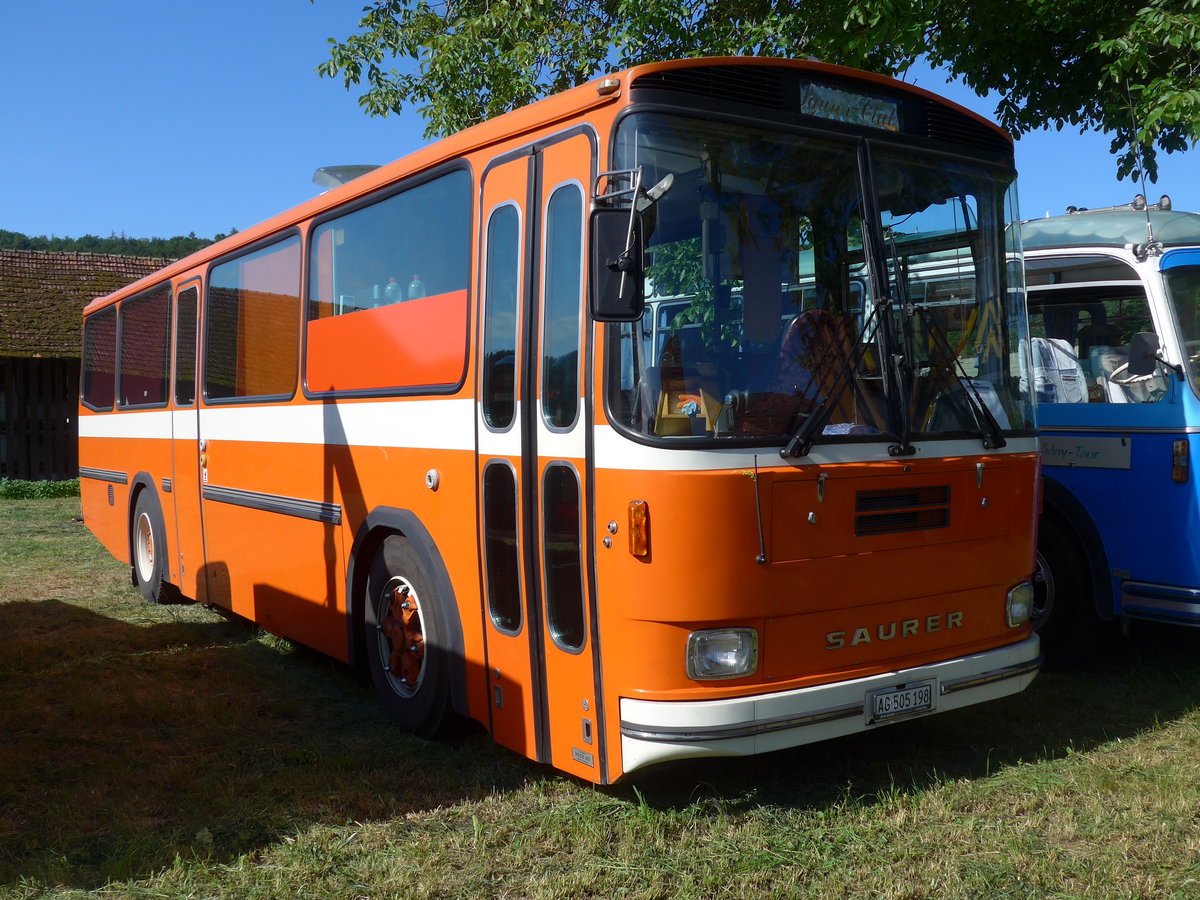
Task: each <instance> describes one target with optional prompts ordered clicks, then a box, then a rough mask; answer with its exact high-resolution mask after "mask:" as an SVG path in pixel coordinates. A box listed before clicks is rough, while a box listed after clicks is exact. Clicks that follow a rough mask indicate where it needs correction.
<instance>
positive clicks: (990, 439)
mask: <svg viewBox="0 0 1200 900" xmlns="http://www.w3.org/2000/svg"><path fill="white" fill-rule="evenodd" d="M917 314H918V315H920V317H921V321H922V322H923V323H924V324H925V327H926V328H927V329H928V331H929V334H930V335H932V336H933V342H934V344H936V345H937V348H938V349H939V350H940V351H941V352H942V353H943V355H944V357H945V358H946V359H952V360H954V367H955V368H956V369H957V370H958V383H959V384H960V385H962V387H963V394H964V395H965V396H966V398H967V404H968V405H969V406H970V407H971V413H972V414H973V415H974V416H975V424H976V425H977V426H978V428H979V436H980V438H981V439H982V440H983V448H984V449H985V450H996V449H998V448H1000V447H1003V446H1005V443H1006V442H1005V440H1004V434H1003V429H1002V428H1001V427H1000V423H999V422H997V421H996V417H995V416H994V415H992V411H991V410H990V409H989V408H988V405H987V403H986V402H985V401H984V399H983V397H982V396H980V394H979V389H978V388H976V387H975V381H974V379H972V378H971V376H970V375H968V374H967V370H966V369H965V368H964V367H963V364H962V359H960V358H959V356H958V354H957V353H955V352H954V349H953V348H952V347H951V346H950V341H949V339H947V337H946V332H945V331H944V330H943V329H942V327H941V326H940V325H938V323H937V322H936V321H935V320H934V318H933V316H931V315H930V314H929V310H928V309H926V308H925V307H924V306H918V307H917Z"/></svg>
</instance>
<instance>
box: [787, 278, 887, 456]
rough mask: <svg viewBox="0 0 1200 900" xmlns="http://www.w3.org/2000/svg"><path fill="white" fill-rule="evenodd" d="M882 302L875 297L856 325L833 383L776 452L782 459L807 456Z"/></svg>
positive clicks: (855, 368)
mask: <svg viewBox="0 0 1200 900" xmlns="http://www.w3.org/2000/svg"><path fill="white" fill-rule="evenodd" d="M886 305H887V301H886V300H877V301H875V304H874V306H872V308H871V312H870V315H868V316H867V318H866V319H865V320H864V321H863V325H862V328H861V329H859V332H858V336H857V337H856V338H855V339H854V349H853V350H852V351H851V352H850V355H849V357H848V358H846V359H845V364H844V365H843V366H842V367H841V368H840V369H839V370H838V371H837V375H836V377H835V378H834V380H833V384H832V385H831V386H830V388H829V390H828V391H826V392H825V395H824V396H823V397H820V398H818V400H817V405H816V408H815V409H813V411H812V412H810V413H809V414H808V416H807V417H806V418H805V420H804V422H803V424H801V425H800V427H799V428H798V429H796V432H795V433H794V434H793V435H792V437H791V439H790V440H789V441H788V442H787V444H786V445H784V447H783V449H782V450H780V451H779V455H780V456H782V457H783V458H784V459H799V458H800V457H801V456H808V452H809V451H810V450H812V445H813V443H814V442H815V441H816V437H817V435H818V434H819V433H820V429H822V428H824V427H825V423H826V422H827V421H828V420H829V416H830V414H831V413H832V412H833V407H834V402H835V401H836V400H837V399H839V398H840V397H841V396H842V391H844V390H845V389H846V386H847V385H848V384H849V383H850V380H851V379H853V378H854V377H855V373H857V372H858V370H859V366H861V365H862V361H863V358H864V357H865V356H866V353H867V342H866V340H864V338H865V337H866V336H867V332H868V331H869V330H870V328H871V323H872V322H874V321H875V317H876V315H877V314H878V312H879V310H880V308H881V307H883V306H886Z"/></svg>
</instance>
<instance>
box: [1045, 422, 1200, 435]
mask: <svg viewBox="0 0 1200 900" xmlns="http://www.w3.org/2000/svg"><path fill="white" fill-rule="evenodd" d="M1039 430H1040V431H1042V432H1045V433H1047V434H1048V433H1050V432H1053V433H1055V434H1067V433H1070V432H1076V431H1077V432H1084V433H1087V434H1111V435H1112V436H1113V437H1120V436H1121V435H1123V434H1200V425H1179V426H1178V427H1175V428H1150V427H1141V426H1137V427H1133V428H1114V427H1113V426H1111V425H1054V426H1050V425H1042V426H1039Z"/></svg>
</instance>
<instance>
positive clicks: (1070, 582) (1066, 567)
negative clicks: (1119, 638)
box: [1032, 516, 1100, 669]
mask: <svg viewBox="0 0 1200 900" xmlns="http://www.w3.org/2000/svg"><path fill="white" fill-rule="evenodd" d="M1033 588H1034V603H1033V617H1032V618H1033V629H1034V631H1036V632H1037V634H1038V637H1039V638H1040V639H1041V642H1042V653H1043V654H1044V656H1045V665H1046V668H1048V669H1063V668H1067V667H1069V666H1072V665H1075V664H1077V663H1080V662H1082V661H1084V660H1085V659H1087V658H1088V656H1090V655H1091V653H1092V651H1093V650H1094V649H1095V647H1096V644H1097V641H1098V638H1099V633H1100V620H1099V618H1098V617H1097V615H1096V613H1095V611H1094V610H1093V608H1092V578H1091V574H1090V570H1089V568H1088V565H1087V559H1086V558H1085V556H1084V554H1083V551H1082V549H1081V548H1080V547H1079V545H1078V543H1077V541H1076V540H1075V539H1074V536H1073V534H1071V533H1070V532H1069V531H1068V530H1067V529H1066V528H1065V527H1064V526H1063V525H1062V524H1060V523H1059V521H1058V520H1057V519H1055V518H1053V517H1050V516H1044V517H1043V518H1042V520H1041V522H1040V523H1039V526H1038V545H1037V569H1036V571H1035V572H1034V577H1033Z"/></svg>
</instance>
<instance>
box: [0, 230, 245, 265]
mask: <svg viewBox="0 0 1200 900" xmlns="http://www.w3.org/2000/svg"><path fill="white" fill-rule="evenodd" d="M236 231H237V229H230V233H231V234H233V233H236ZM228 236H229V235H227V234H218V235H216V236H215V237H212V238H202V237H196V233H195V232H192V233H191V234H189V235H188V236H187V237H183V236H182V235H181V236H179V237H172V238H132V237H129V236H128V235H124V234H110V235H109V236H108V237H106V238H102V237H96V236H95V235H94V234H85V235H84V236H83V237H78V238H70V237H46V236H45V235H41V236H40V237H29V236H28V235H25V234H21V233H20V232H19V231H5V230H4V229H3V228H0V250H44V251H48V252H50V253H72V252H74V253H112V254H117V255H120V256H154V257H165V258H168V259H182V258H183V257H185V256H187V255H188V254H190V253H195V252H196V251H197V250H199V249H201V248H202V247H207V246H208V245H209V244H212V243H215V242H216V241H219V240H221V239H222V238H226V237H228Z"/></svg>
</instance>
